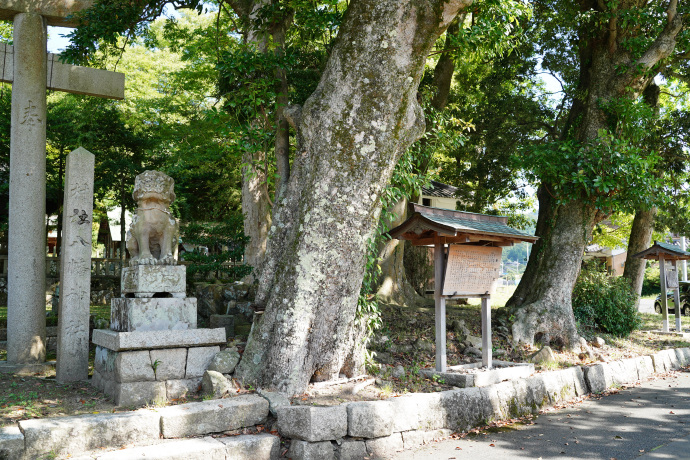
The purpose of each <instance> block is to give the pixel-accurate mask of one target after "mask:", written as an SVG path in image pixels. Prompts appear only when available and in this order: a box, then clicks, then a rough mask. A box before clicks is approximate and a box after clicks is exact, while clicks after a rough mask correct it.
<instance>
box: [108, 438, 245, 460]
mask: <svg viewBox="0 0 690 460" xmlns="http://www.w3.org/2000/svg"><path fill="white" fill-rule="evenodd" d="M225 451H226V450H225V446H224V445H223V443H221V442H219V441H217V440H215V439H213V438H211V437H207V438H193V439H181V440H174V441H167V442H162V443H159V444H154V445H152V446H144V447H132V448H129V449H124V450H116V451H113V452H108V453H106V454H100V455H98V460H123V459H139V458H141V459H147V460H225V458H226V455H225ZM233 458H234V457H233Z"/></svg>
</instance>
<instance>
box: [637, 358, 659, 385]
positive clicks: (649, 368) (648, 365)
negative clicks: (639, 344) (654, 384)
mask: <svg viewBox="0 0 690 460" xmlns="http://www.w3.org/2000/svg"><path fill="white" fill-rule="evenodd" d="M634 359H635V364H636V366H637V379H638V380H647V379H648V378H649V377H651V375H652V374H653V373H654V362H653V361H652V357H651V356H638V357H637V358H634Z"/></svg>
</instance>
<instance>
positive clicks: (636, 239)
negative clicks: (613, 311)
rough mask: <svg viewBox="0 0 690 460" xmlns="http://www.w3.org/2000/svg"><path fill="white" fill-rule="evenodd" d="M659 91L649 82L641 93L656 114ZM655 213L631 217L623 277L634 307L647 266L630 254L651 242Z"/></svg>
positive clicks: (640, 212) (643, 212)
mask: <svg viewBox="0 0 690 460" xmlns="http://www.w3.org/2000/svg"><path fill="white" fill-rule="evenodd" d="M660 93H661V88H659V86H657V85H656V84H654V83H651V84H650V85H649V86H647V88H646V89H645V90H644V93H643V95H642V96H643V99H644V101H645V103H646V104H647V105H649V106H650V107H652V108H654V110H655V112H656V114H657V115H658V114H659V95H660ZM656 213H657V208H651V209H638V210H637V212H635V218H634V219H633V224H632V228H631V229H630V237H629V238H628V253H627V256H626V259H625V268H624V269H623V277H625V278H627V279H628V280H630V284H631V285H632V288H633V291H634V292H635V294H637V300H636V302H635V306H636V307H637V306H638V305H639V303H640V294H642V283H643V282H644V270H645V267H646V266H647V261H646V260H644V259H637V258H633V257H632V256H633V255H635V254H637V253H638V252H641V251H644V250H645V249H647V248H648V247H649V244H650V243H651V242H652V233H653V232H654V218H655V217H656Z"/></svg>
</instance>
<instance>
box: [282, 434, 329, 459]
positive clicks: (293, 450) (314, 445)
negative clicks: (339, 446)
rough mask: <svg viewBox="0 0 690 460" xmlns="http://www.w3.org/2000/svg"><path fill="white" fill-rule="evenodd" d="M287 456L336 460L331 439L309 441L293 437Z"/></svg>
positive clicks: (291, 457)
mask: <svg viewBox="0 0 690 460" xmlns="http://www.w3.org/2000/svg"><path fill="white" fill-rule="evenodd" d="M287 456H288V458H290V459H292V460H335V452H333V445H332V444H331V443H330V442H329V441H322V442H307V441H302V440H299V439H293V440H292V442H290V450H288V453H287Z"/></svg>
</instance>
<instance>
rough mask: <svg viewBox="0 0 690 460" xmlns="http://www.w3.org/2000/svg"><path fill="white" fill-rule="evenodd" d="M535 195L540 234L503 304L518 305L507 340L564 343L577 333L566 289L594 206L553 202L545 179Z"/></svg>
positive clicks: (593, 219) (591, 221) (588, 231)
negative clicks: (556, 203) (509, 297)
mask: <svg viewBox="0 0 690 460" xmlns="http://www.w3.org/2000/svg"><path fill="white" fill-rule="evenodd" d="M538 197H539V218H538V220H537V234H538V235H540V239H539V240H538V241H537V242H536V243H535V245H534V247H533V248H532V252H531V254H530V258H529V262H528V263H527V269H526V270H525V273H524V274H523V276H522V280H521V281H520V284H519V286H518V287H517V289H516V290H515V293H514V294H513V297H512V298H511V299H510V301H509V304H508V306H519V308H516V310H515V316H516V321H515V322H514V324H513V340H514V341H516V342H522V343H527V344H533V343H534V341H535V338H536V339H537V340H538V341H540V342H542V343H550V342H552V341H553V342H555V343H556V344H557V345H560V346H567V347H570V346H574V345H575V344H577V341H578V339H579V336H578V333H577V328H576V326H575V318H574V316H573V312H572V301H571V295H572V292H573V287H574V285H575V280H576V279H577V275H578V274H579V273H580V265H581V263H582V254H583V250H584V247H585V244H587V242H588V241H589V239H590V238H591V235H592V229H593V228H594V224H595V222H596V219H597V212H596V210H595V209H594V208H593V207H591V206H587V205H586V204H584V203H582V202H579V201H574V202H571V203H569V204H566V205H560V206H558V205H555V203H553V201H554V199H553V198H552V197H551V196H550V195H549V191H548V185H542V186H541V187H540V188H539V191H538ZM542 210H544V211H542Z"/></svg>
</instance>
